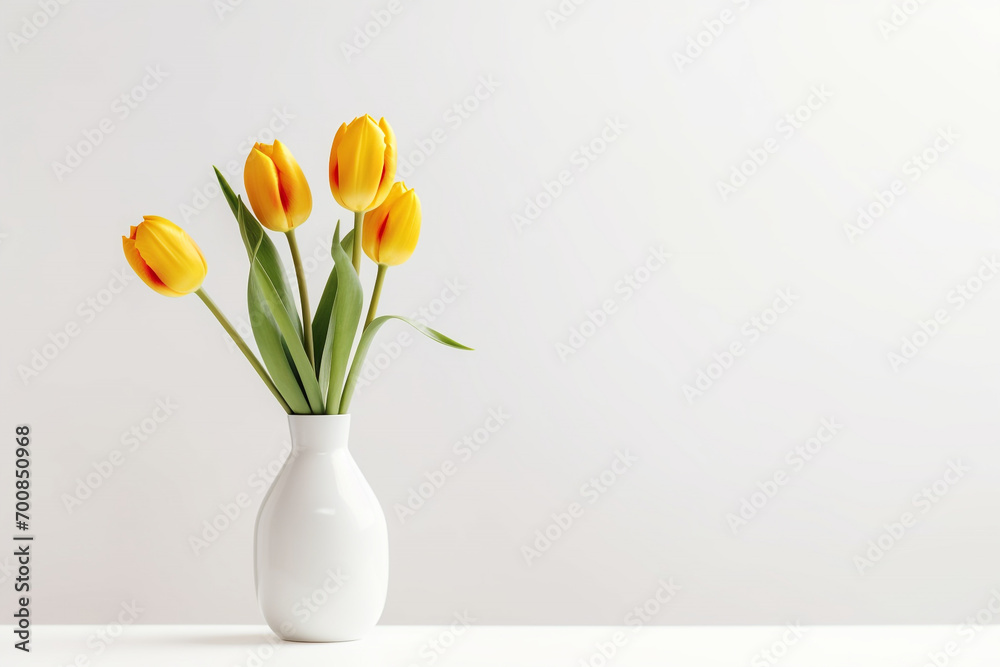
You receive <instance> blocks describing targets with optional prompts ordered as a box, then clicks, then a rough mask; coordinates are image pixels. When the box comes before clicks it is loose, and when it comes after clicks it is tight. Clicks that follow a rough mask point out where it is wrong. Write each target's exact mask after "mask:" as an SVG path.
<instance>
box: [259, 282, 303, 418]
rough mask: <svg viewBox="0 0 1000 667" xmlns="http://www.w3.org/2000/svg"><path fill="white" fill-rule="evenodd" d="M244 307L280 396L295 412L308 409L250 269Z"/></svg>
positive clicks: (285, 350)
mask: <svg viewBox="0 0 1000 667" xmlns="http://www.w3.org/2000/svg"><path fill="white" fill-rule="evenodd" d="M247 308H248V310H249V312H250V328H251V330H252V331H253V337H254V340H255V341H257V349H258V351H260V356H261V359H262V360H263V362H264V366H266V367H267V371H268V373H269V374H270V376H271V380H272V381H273V382H274V386H276V387H277V388H278V391H279V392H281V396H282V398H284V399H285V402H286V403H288V406H289V407H290V408H291V409H292V412H293V413H294V414H304V413H308V412H310V408H309V402H308V401H306V397H305V394H303V393H302V387H301V385H300V384H299V378H298V376H297V375H296V373H295V371H294V369H293V363H292V360H291V357H290V355H289V353H288V350H287V348H286V347H285V344H284V341H283V340H282V337H281V332H280V331H279V330H278V325H277V324H276V323H275V321H274V318H273V317H271V312H270V310H269V309H268V307H267V302H266V301H265V300H264V294H263V293H262V292H261V288H260V285H259V284H258V283H257V280H255V279H254V278H253V275H252V273H251V275H250V277H249V279H248V280H247Z"/></svg>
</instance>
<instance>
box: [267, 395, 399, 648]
mask: <svg viewBox="0 0 1000 667" xmlns="http://www.w3.org/2000/svg"><path fill="white" fill-rule="evenodd" d="M288 424H289V427H290V429H291V432H292V450H291V453H290V454H289V457H288V460H287V461H286V462H285V465H284V466H283V467H282V469H281V471H280V472H279V473H278V476H277V477H276V478H275V480H274V483H273V484H272V485H271V488H270V489H269V490H268V492H267V495H266V496H265V497H264V502H263V503H261V507H260V512H259V513H258V514H257V526H256V529H255V534H254V543H255V546H254V578H255V585H256V587H257V603H258V604H259V605H260V609H261V611H262V612H263V614H264V619H265V620H266V621H267V624H268V625H269V626H270V627H271V629H272V630H273V631H274V632H275V634H277V635H278V636H279V637H281V638H282V639H285V640H288V641H300V642H336V641H350V640H353V639H359V638H361V637H363V636H364V635H365V633H367V632H368V631H369V630H371V629H372V628H373V627H374V626H375V624H376V623H377V622H378V619H379V616H381V615H382V608H383V607H384V606H385V596H386V589H387V586H388V579H389V540H388V531H387V529H386V523H385V514H384V513H383V512H382V507H381V506H380V505H379V503H378V499H377V498H376V497H375V493H374V492H373V491H372V489H371V487H370V486H369V485H368V481H367V480H366V479H365V478H364V476H363V475H362V474H361V470H360V469H359V468H358V466H357V464H356V463H355V462H354V459H353V458H352V457H351V453H350V452H349V451H348V448H347V441H348V435H349V433H350V425H351V417H350V415H289V417H288Z"/></svg>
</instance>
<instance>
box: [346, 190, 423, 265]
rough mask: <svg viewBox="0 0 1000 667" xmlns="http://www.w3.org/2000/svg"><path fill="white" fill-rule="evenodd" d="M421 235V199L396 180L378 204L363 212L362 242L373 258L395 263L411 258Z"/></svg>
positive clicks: (385, 263) (377, 261)
mask: <svg viewBox="0 0 1000 667" xmlns="http://www.w3.org/2000/svg"><path fill="white" fill-rule="evenodd" d="M419 237H420V200H419V199H418V198H417V193H416V192H414V191H413V189H412V188H410V189H407V187H406V184H405V183H403V182H402V181H399V182H397V183H395V184H393V186H392V189H391V190H390V191H389V195H388V196H387V197H386V198H385V201H384V202H382V205H381V206H379V207H378V208H376V209H374V210H372V211H369V212H368V213H366V214H365V222H364V227H363V228H362V235H361V245H362V247H363V248H364V249H365V254H366V255H368V257H370V258H371V260H372V261H373V262H375V263H376V264H380V265H385V266H396V265H398V264H402V263H403V262H405V261H406V260H408V259H409V258H410V255H412V254H413V251H414V249H416V247H417V239H418V238H419Z"/></svg>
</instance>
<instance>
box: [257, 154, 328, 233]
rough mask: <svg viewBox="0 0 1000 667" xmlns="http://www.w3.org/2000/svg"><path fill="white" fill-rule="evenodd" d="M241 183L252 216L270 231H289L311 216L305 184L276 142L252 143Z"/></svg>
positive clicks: (296, 166)
mask: <svg viewBox="0 0 1000 667" xmlns="http://www.w3.org/2000/svg"><path fill="white" fill-rule="evenodd" d="M243 184H244V186H246V190H247V199H249V200H250V207H251V208H253V212H254V215H256V216H257V219H258V220H260V224H262V225H264V226H265V227H267V228H268V229H270V230H271V231H274V232H288V231H291V230H292V229H295V228H296V227H298V226H299V225H301V224H302V223H303V222H305V221H306V219H308V218H309V214H310V213H312V193H311V192H310V191H309V183H307V182H306V177H305V175H304V174H303V173H302V168H301V167H299V163H298V162H296V161H295V158H294V157H292V154H291V152H290V151H289V150H288V149H287V148H286V147H285V145H284V144H283V143H281V142H280V141H275V142H274V143H273V144H260V143H258V144H254V146H253V149H251V151H250V155H248V156H247V163H246V166H245V167H244V168H243Z"/></svg>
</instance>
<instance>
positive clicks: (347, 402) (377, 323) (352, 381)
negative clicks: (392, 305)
mask: <svg viewBox="0 0 1000 667" xmlns="http://www.w3.org/2000/svg"><path fill="white" fill-rule="evenodd" d="M389 320H400V321H402V322H406V323H407V324H409V325H410V326H411V327H413V328H414V329H416V330H417V331H419V332H420V333H422V334H423V335H425V336H427V337H428V338H430V339H431V340H435V341H437V342H439V343H441V344H442V345H447V346H448V347H454V348H456V349H459V350H471V349H472V348H471V347H466V346H465V345H462V344H461V343H459V342H458V341H455V340H452V339H451V338H448V336H445V335H444V334H443V333H441V332H440V331H435V330H434V329H431V328H430V327H425V326H424V325H422V324H418V323H417V322H414V321H413V320H411V319H409V318H406V317H399V316H398V315H383V316H382V317H376V318H375V319H374V320H372V323H371V324H369V325H368V327H367V328H366V329H365V330H364V333H362V334H361V341H360V342H359V343H358V351H357V352H356V353H355V354H354V363H353V364H351V372H350V374H348V376H347V383H346V384H345V385H344V395H343V397H342V398H341V400H340V414H347V409H348V408H349V407H350V406H351V397H352V396H353V395H354V387H355V385H357V383H358V375H359V374H360V373H361V367H362V366H363V365H364V363H365V356H367V354H368V348H370V347H371V345H372V341H373V340H374V338H375V334H376V333H378V330H379V329H381V328H382V325H383V324H385V323H386V322H388V321H389Z"/></svg>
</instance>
